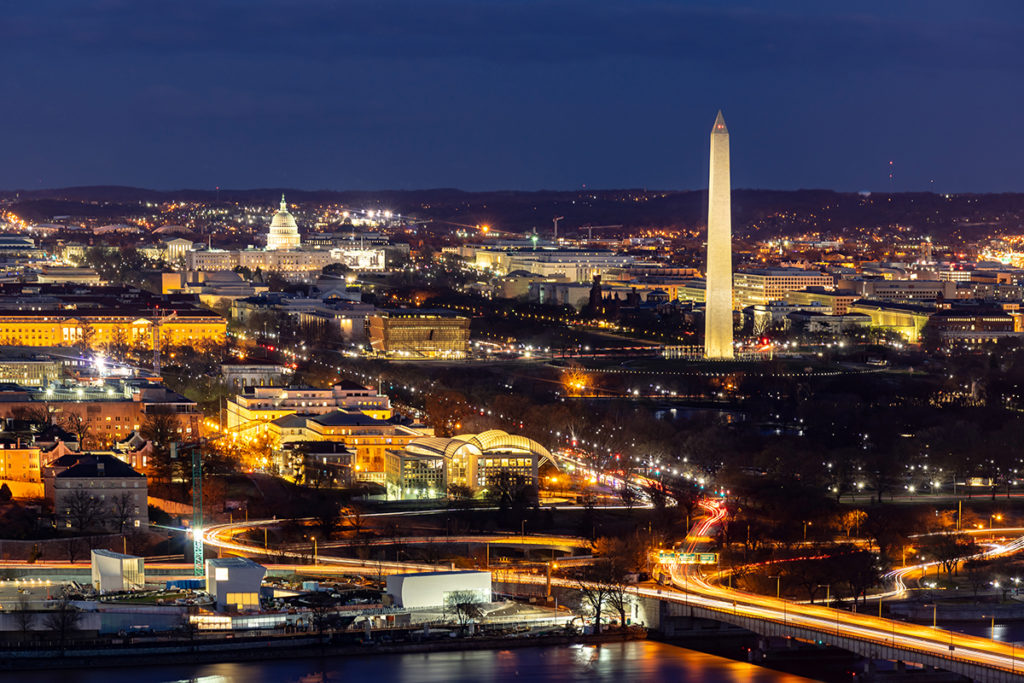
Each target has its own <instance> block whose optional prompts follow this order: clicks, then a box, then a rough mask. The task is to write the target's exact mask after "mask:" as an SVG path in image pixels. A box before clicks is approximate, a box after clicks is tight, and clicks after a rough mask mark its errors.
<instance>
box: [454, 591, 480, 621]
mask: <svg viewBox="0 0 1024 683" xmlns="http://www.w3.org/2000/svg"><path fill="white" fill-rule="evenodd" d="M482 603H483V600H481V598H480V593H478V592H477V591H465V590H464V591H452V592H451V593H449V594H448V596H447V597H446V599H445V606H446V607H447V608H448V609H450V610H451V611H452V613H453V614H454V615H455V618H456V620H458V622H459V628H460V629H462V630H465V629H466V625H467V624H468V623H469V620H470V619H475V618H477V617H479V616H480V614H481V611H480V605H481V604H482Z"/></svg>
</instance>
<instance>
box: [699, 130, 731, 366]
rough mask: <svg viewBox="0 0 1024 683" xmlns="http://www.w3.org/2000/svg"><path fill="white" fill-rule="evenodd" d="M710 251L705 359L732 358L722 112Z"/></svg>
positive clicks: (714, 145) (715, 136)
mask: <svg viewBox="0 0 1024 683" xmlns="http://www.w3.org/2000/svg"><path fill="white" fill-rule="evenodd" d="M707 250H708V259H707V287H706V291H705V300H706V304H705V306H706V307H705V314H704V357H705V358H713V359H718V358H732V357H733V347H732V332H733V329H732V328H733V316H732V311H733V297H732V285H733V283H732V189H731V185H730V179H729V129H727V128H726V127H725V119H724V118H723V117H722V112H718V117H717V118H715V123H714V126H712V128H711V161H710V177H709V180H708V247H707Z"/></svg>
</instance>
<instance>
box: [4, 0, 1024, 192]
mask: <svg viewBox="0 0 1024 683" xmlns="http://www.w3.org/2000/svg"><path fill="white" fill-rule="evenodd" d="M54 9H55V8H54V7H50V6H48V5H47V4H46V3H41V4H39V5H33V6H31V7H30V6H23V7H19V8H16V9H13V10H11V11H10V12H9V21H8V22H7V23H6V30H5V32H4V38H5V41H4V47H2V48H0V54H4V55H5V57H7V58H8V59H9V60H10V62H9V63H11V64H17V65H18V68H17V69H16V70H14V71H13V72H12V73H11V74H10V75H9V76H8V79H7V86H8V87H7V89H6V93H7V96H8V98H9V101H10V102H11V106H8V107H6V108H5V110H4V111H3V112H0V124H2V125H3V126H4V127H5V129H7V130H9V131H12V132H13V133H14V134H13V135H11V136H10V138H9V141H8V145H7V148H6V152H7V158H8V159H9V160H10V163H9V164H8V165H7V166H6V167H5V168H4V169H3V170H0V187H4V188H8V189H38V188H53V187H65V186H75V185H93V184H118V185H132V186H143V187H154V188H161V189H170V188H181V187H198V188H211V189H212V188H214V187H216V186H220V187H261V186H262V187H266V186H273V187H304V188H330V189H384V188H394V189H413V188H436V187H459V188H462V189H467V190H483V189H541V188H544V189H571V188H580V187H583V186H584V185H585V186H587V187H592V188H613V187H651V188H659V189H696V188H700V187H703V170H702V167H703V164H702V162H701V160H702V158H703V157H704V153H703V146H704V142H703V134H702V132H701V131H703V129H704V127H705V125H706V123H705V121H706V118H707V115H708V110H710V111H714V110H715V109H717V108H722V109H725V110H728V111H729V112H730V120H731V121H733V123H734V124H735V125H736V126H737V127H738V129H740V130H743V131H744V140H743V141H744V142H745V143H747V144H744V145H743V148H744V151H743V152H742V154H739V155H737V158H736V159H735V164H734V166H735V169H734V185H735V186H736V187H749V188H770V189H796V188H826V189H836V190H843V191H860V190H871V191H889V190H895V191H911V190H934V191H936V192H971V191H993V192H999V191H1012V190H1015V189H1018V188H1019V187H1020V185H1021V182H1020V181H1021V172H1020V171H1019V169H1017V167H1016V159H1017V158H1019V156H1020V153H1021V151H1022V149H1024V132H1021V131H1020V130H1018V128H1017V126H1016V117H1017V112H1018V111H1019V110H1020V108H1021V105H1022V104H1024V102H1022V101H1021V99H1022V96H1021V94H1020V93H1019V91H1018V90H1017V89H1014V88H1010V87H1007V86H1006V84H1007V82H1010V80H1011V79H1012V73H1013V70H1014V68H1015V67H1018V66H1020V60H1021V55H1020V51H1019V50H1017V49H1016V48H1015V35H1016V33H1017V31H1018V29H1019V26H1020V23H1021V19H1022V16H1021V14H1022V13H1021V11H1020V10H1019V9H1018V8H1017V7H1015V6H1013V5H1011V4H990V5H988V6H986V7H985V8H984V11H978V10H977V8H965V7H962V6H960V5H959V4H958V3H932V4H930V5H929V8H928V9H929V12H928V14H927V15H921V14H920V13H919V12H917V11H915V9H914V8H912V7H903V6H898V7H889V6H886V5H884V4H881V3H876V4H872V5H870V6H868V7H866V8H861V9H860V10H859V11H858V12H853V11H851V10H846V9H835V8H829V7H825V8H820V7H817V6H811V5H809V4H804V3H786V4H784V5H782V6H778V5H776V6H774V7H773V10H772V11H770V12H768V11H765V10H763V9H761V8H759V7H758V6H757V5H755V4H748V3H742V4H735V5H731V6H730V7H728V8H724V9H723V8H719V7H717V6H714V5H711V4H708V3H699V2H686V3H675V4H672V5H661V4H654V3H642V4H640V5H631V6H630V8H629V10H626V9H623V8H621V7H618V6H616V5H614V4H611V3H589V4H586V5H584V4H581V3H576V2H556V3H546V4H545V5H544V6H543V7H540V6H537V5H534V4H531V3H514V2H490V3H474V4H473V5H472V7H470V6H469V5H466V4H464V3H462V2H454V1H453V2H449V3H445V4H442V5H439V6H436V7H431V8H430V9H429V10H428V9H425V8H423V7H421V6H419V5H416V4H413V3H406V2H397V3H389V4H388V5H386V6H384V7H380V6H376V5H371V4H368V3H355V4H353V5H349V6H347V7H346V8H345V10H344V11H341V10H339V9H338V8H336V7H333V6H332V5H327V4H318V3H303V4H299V5H296V6H290V5H284V4H279V3H272V2H260V3H250V4H247V5H245V6H244V11H243V6H241V5H237V6H236V5H233V4H229V3H218V4H214V5H212V6H208V5H203V6H199V5H184V6H178V7H176V8H175V12H174V14H173V15H165V14H163V13H160V12H159V11H158V10H155V9H153V8H147V7H142V6H139V7H134V6H128V5H118V4H113V5H105V6H101V7H91V8H85V7H79V8H73V9H68V8H61V9H60V11H53V10H54ZM44 39H45V41H46V44H47V49H46V50H45V51H33V52H31V53H32V54H33V55H34V56H33V58H32V59H31V60H27V59H24V58H23V56H24V55H25V54H29V52H28V50H29V49H30V48H31V47H32V46H35V45H38V44H39V41H41V40H44ZM953 93H955V96H954V95H953ZM697 103H700V104H697ZM979 121H984V125H982V126H979V125H978V122H979ZM993 134H995V135H997V136H998V137H999V138H1000V140H1001V144H1000V145H998V146H993V145H991V144H988V142H987V141H988V140H989V139H990V137H991V136H992V135H993ZM755 140H756V141H757V144H756V145H755V144H751V143H753V141H755ZM667 150H671V153H670V152H668V151H667ZM890 161H892V162H894V164H893V167H892V168H891V169H890V165H889V162H890ZM890 171H892V174H893V178H892V179H891V180H890V178H889V175H890Z"/></svg>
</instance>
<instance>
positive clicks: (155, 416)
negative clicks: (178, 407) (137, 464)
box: [139, 407, 187, 481]
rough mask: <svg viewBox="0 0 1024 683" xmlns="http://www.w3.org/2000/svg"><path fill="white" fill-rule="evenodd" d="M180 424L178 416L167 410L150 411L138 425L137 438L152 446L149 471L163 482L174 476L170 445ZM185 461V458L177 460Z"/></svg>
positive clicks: (176, 435) (175, 438)
mask: <svg viewBox="0 0 1024 683" xmlns="http://www.w3.org/2000/svg"><path fill="white" fill-rule="evenodd" d="M180 428H181V423H180V422H179V421H178V416H177V415H176V414H174V413H172V412H170V411H169V410H156V409H155V408H153V407H151V408H150V411H149V412H147V413H146V415H145V417H143V418H142V424H141V425H139V436H141V437H142V438H143V439H146V440H147V441H150V442H152V444H153V457H152V458H151V459H150V461H151V463H152V464H151V465H150V469H151V470H152V472H153V476H154V477H155V478H157V479H161V480H163V481H170V480H171V478H172V476H173V475H174V463H172V462H171V443H173V442H174V441H176V440H177V438H178V430H179V429H180ZM179 460H187V458H179Z"/></svg>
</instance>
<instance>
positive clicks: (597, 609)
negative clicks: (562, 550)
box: [573, 562, 616, 633]
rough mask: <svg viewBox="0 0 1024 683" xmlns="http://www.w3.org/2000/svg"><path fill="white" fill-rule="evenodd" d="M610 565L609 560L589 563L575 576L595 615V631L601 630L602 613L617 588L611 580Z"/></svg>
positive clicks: (585, 603) (585, 601)
mask: <svg viewBox="0 0 1024 683" xmlns="http://www.w3.org/2000/svg"><path fill="white" fill-rule="evenodd" d="M609 567H610V563H607V562H600V563H598V564H593V565H588V566H585V567H581V568H580V570H579V571H578V572H577V573H576V575H575V576H574V577H573V578H575V579H576V585H577V587H578V588H579V590H580V594H581V595H582V596H583V603H584V605H586V606H587V607H589V608H590V613H591V614H592V615H593V616H594V632H595V633H600V632H601V613H602V611H603V610H604V607H605V605H606V604H608V602H609V597H610V596H611V594H612V592H613V591H614V590H615V588H616V583H615V582H613V581H611V580H610V576H609Z"/></svg>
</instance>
